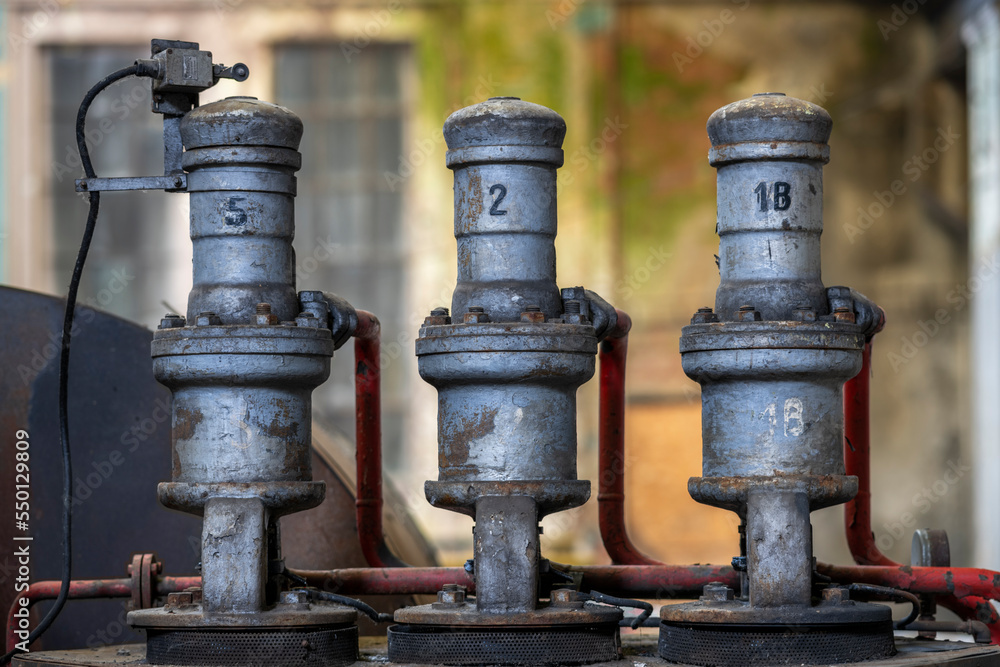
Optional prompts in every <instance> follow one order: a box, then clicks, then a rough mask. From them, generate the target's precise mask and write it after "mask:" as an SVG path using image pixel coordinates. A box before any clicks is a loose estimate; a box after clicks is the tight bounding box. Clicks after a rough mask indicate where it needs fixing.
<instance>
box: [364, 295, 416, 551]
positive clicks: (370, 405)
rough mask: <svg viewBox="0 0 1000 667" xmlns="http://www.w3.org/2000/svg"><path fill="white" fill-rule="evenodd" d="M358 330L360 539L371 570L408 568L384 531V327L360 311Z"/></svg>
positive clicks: (372, 317)
mask: <svg viewBox="0 0 1000 667" xmlns="http://www.w3.org/2000/svg"><path fill="white" fill-rule="evenodd" d="M357 313H358V325H357V327H355V329H354V361H355V364H356V372H355V374H354V420H355V425H356V426H355V428H356V433H355V437H356V442H357V444H356V448H357V449H356V452H357V453H356V461H357V493H356V498H355V507H356V508H357V522H358V540H359V541H360V542H361V553H362V554H364V557H365V562H367V563H368V565H370V566H371V567H405V566H406V563H404V562H402V561H401V560H399V559H398V558H396V557H395V556H394V555H393V554H392V552H391V551H389V548H388V547H387V546H386V544H385V533H384V532H383V528H382V379H381V374H382V361H381V349H380V348H381V336H382V327H381V326H380V325H379V321H378V318H377V317H375V316H374V315H372V314H371V313H369V312H367V311H364V310H359V311H357Z"/></svg>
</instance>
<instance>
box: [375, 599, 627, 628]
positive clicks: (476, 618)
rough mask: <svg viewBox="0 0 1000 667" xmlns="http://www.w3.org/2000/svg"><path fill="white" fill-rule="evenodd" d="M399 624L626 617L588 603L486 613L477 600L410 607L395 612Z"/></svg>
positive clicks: (511, 623)
mask: <svg viewBox="0 0 1000 667" xmlns="http://www.w3.org/2000/svg"><path fill="white" fill-rule="evenodd" d="M393 618H394V620H395V621H396V622H397V623H408V624H414V625H443V626H456V627H458V626H462V627H465V626H473V627H493V626H504V627H521V626H524V627H536V626H554V625H576V624H581V623H582V624H595V623H596V624H600V623H614V624H615V625H616V626H617V623H618V621H619V620H621V618H622V611H621V609H619V608H618V607H609V606H607V605H602V604H596V603H586V604H583V605H580V606H561V605H546V604H544V603H541V604H540V605H539V607H538V608H537V609H533V610H531V611H521V612H510V613H498V614H484V613H481V612H480V611H479V610H478V609H477V608H476V604H475V602H474V601H467V602H464V603H462V604H457V605H453V606H451V607H450V608H442V607H441V606H435V605H422V606H419V607H406V608H405V609H400V610H399V611H397V612H396V613H395V614H394V615H393Z"/></svg>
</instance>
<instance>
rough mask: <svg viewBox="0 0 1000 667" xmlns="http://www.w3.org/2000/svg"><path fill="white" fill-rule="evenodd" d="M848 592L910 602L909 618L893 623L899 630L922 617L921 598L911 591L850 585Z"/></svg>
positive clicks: (868, 585) (869, 585) (870, 585)
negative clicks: (911, 606)
mask: <svg viewBox="0 0 1000 667" xmlns="http://www.w3.org/2000/svg"><path fill="white" fill-rule="evenodd" d="M847 590H849V591H850V592H852V593H866V594H868V595H872V596H875V597H881V598H890V599H893V600H896V601H897V602H909V603H910V604H911V605H913V608H912V609H911V610H910V614H909V616H907V617H906V618H904V619H903V620H901V621H896V622H895V623H893V625H894V626H895V628H896V629H897V630H903V629H905V628H906V626H907V625H909V624H910V623H913V622H914V621H915V620H917V617H918V616H920V598H918V597H917V596H916V595H914V594H913V593H911V592H909V591H903V590H900V589H898V588H889V587H887V586H874V585H872V584H848V586H847Z"/></svg>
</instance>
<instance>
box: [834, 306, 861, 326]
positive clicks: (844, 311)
mask: <svg viewBox="0 0 1000 667" xmlns="http://www.w3.org/2000/svg"><path fill="white" fill-rule="evenodd" d="M833 319H835V320H837V321H838V322H850V323H851V324H854V322H855V321H856V320H857V316H856V315H855V314H854V311H852V310H851V309H850V308H847V307H846V306H841V307H839V308H834V309H833Z"/></svg>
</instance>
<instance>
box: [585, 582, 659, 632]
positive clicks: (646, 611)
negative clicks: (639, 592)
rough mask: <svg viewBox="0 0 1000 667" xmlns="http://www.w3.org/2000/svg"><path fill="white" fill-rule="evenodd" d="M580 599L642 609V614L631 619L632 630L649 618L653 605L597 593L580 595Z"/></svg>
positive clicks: (591, 592)
mask: <svg viewBox="0 0 1000 667" xmlns="http://www.w3.org/2000/svg"><path fill="white" fill-rule="evenodd" d="M581 596H582V597H584V598H588V599H590V600H593V601H594V602H603V603H604V604H610V605H614V606H615V607H630V608H632V609H642V613H640V614H639V615H638V616H636V617H635V618H634V619H632V624H631V627H632V629H633V630H635V629H636V628H638V627H639V626H640V625H642V624H643V623H645V622H646V619H647V618H649V617H650V615H651V614H652V613H653V605H651V604H649V603H648V602H644V601H642V600H630V599H628V598H616V597H613V596H611V595H605V594H604V593H598V592H597V591H590V592H589V593H582V594H581Z"/></svg>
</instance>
